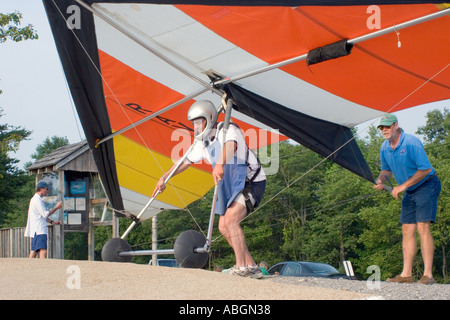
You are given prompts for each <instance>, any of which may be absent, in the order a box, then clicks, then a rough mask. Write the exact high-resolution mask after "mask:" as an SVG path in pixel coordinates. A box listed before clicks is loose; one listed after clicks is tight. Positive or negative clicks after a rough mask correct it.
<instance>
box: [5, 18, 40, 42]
mask: <svg viewBox="0 0 450 320" xmlns="http://www.w3.org/2000/svg"><path fill="white" fill-rule="evenodd" d="M21 19H22V14H21V13H20V12H18V11H15V12H13V13H7V14H3V13H0V43H3V42H6V41H7V40H8V39H10V40H12V41H15V42H19V41H22V40H29V39H31V40H34V39H38V38H39V36H38V34H37V33H36V30H34V28H33V25H31V24H29V25H27V26H25V27H23V28H20V24H21V22H20V20H21Z"/></svg>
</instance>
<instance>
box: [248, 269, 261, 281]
mask: <svg viewBox="0 0 450 320" xmlns="http://www.w3.org/2000/svg"><path fill="white" fill-rule="evenodd" d="M247 270H248V274H249V276H250V278H252V279H261V278H262V277H263V274H262V272H261V268H260V267H258V266H256V267H253V268H252V267H248V268H247Z"/></svg>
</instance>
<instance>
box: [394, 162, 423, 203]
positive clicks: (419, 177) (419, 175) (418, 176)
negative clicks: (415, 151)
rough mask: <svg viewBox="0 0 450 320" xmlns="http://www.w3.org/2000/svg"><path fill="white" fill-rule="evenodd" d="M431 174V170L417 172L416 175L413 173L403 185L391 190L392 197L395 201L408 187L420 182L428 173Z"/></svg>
mask: <svg viewBox="0 0 450 320" xmlns="http://www.w3.org/2000/svg"><path fill="white" fill-rule="evenodd" d="M430 172H431V168H429V169H426V170H417V171H416V173H414V174H413V175H412V176H411V178H409V179H408V180H406V181H405V182H404V183H402V184H401V185H399V186H396V187H394V189H392V196H393V197H394V198H395V199H398V195H399V194H400V193H401V192H403V191H405V190H406V189H408V188H409V187H411V186H413V185H415V184H416V183H418V182H420V181H422V179H423V178H425V177H426V176H427V175H428V174H429V173H430Z"/></svg>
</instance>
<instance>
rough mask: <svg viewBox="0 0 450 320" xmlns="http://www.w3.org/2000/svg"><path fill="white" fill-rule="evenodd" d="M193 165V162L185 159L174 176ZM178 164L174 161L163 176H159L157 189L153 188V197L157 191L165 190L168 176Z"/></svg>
mask: <svg viewBox="0 0 450 320" xmlns="http://www.w3.org/2000/svg"><path fill="white" fill-rule="evenodd" d="M190 165H191V163H190V162H189V160H185V161H184V162H183V163H182V164H181V165H180V166H179V167H178V168H177V169H176V170H175V172H174V173H173V175H172V177H173V176H175V175H177V174H179V173H181V172H183V171H184V170H186V169H187V168H189V166H190ZM176 166H177V162H176V163H174V164H173V165H172V166H171V167H170V169H169V170H167V171H166V172H165V173H164V174H163V175H162V176H161V178H159V180H158V182H157V183H156V186H155V190H153V193H152V197H154V196H155V195H156V192H158V190H159V192H160V193H161V192H163V191H164V190H165V189H166V185H165V181H166V179H167V177H168V176H169V175H170V173H171V172H172V171H173V170H174V169H175V167H176Z"/></svg>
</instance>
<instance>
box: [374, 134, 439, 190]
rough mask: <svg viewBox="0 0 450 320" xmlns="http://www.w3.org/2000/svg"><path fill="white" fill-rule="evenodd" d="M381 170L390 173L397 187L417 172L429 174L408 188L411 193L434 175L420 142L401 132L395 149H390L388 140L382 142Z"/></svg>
mask: <svg viewBox="0 0 450 320" xmlns="http://www.w3.org/2000/svg"><path fill="white" fill-rule="evenodd" d="M380 159H381V170H387V171H391V172H392V173H393V174H394V177H395V180H396V181H397V183H398V184H399V185H401V184H403V183H404V182H405V181H407V180H408V179H409V178H411V177H412V176H413V175H414V174H415V173H416V172H417V170H427V169H429V168H431V172H430V173H429V174H428V175H427V176H426V177H425V178H424V179H423V180H421V181H419V182H418V183H416V184H415V185H412V186H411V187H409V188H408V189H406V190H408V191H412V190H414V189H416V188H417V187H418V186H420V185H421V184H422V183H424V182H425V180H427V179H428V177H429V176H431V175H433V174H434V168H433V167H432V166H431V164H430V161H429V160H428V157H427V155H426V153H425V149H424V148H423V144H422V142H421V141H420V140H419V139H418V138H417V137H415V136H413V135H411V134H406V133H405V132H403V130H402V132H401V135H400V141H399V143H398V145H397V147H396V148H395V149H392V148H391V145H390V144H389V140H386V141H384V142H383V144H382V145H381V148H380Z"/></svg>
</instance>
